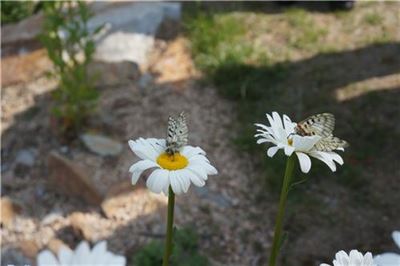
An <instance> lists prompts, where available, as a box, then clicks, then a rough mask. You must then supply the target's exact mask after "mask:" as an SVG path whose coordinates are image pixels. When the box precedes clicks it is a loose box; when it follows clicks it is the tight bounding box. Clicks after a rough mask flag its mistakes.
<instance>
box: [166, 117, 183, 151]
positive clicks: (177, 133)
mask: <svg viewBox="0 0 400 266" xmlns="http://www.w3.org/2000/svg"><path fill="white" fill-rule="evenodd" d="M167 134H168V135H167V149H166V152H167V153H168V154H170V155H173V154H174V153H177V152H179V151H180V150H181V149H182V147H183V146H185V145H186V144H187V142H188V127H187V125H186V117H185V113H184V112H182V113H180V115H179V116H178V117H177V118H173V117H171V116H170V117H169V118H168V132H167Z"/></svg>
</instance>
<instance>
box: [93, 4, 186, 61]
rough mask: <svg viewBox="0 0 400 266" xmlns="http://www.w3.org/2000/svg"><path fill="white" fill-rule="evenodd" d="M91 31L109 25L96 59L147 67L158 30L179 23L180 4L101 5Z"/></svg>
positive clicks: (100, 43)
mask: <svg viewBox="0 0 400 266" xmlns="http://www.w3.org/2000/svg"><path fill="white" fill-rule="evenodd" d="M96 4H97V3H96ZM98 5H101V8H97V10H96V8H94V10H95V16H94V17H93V18H92V19H91V20H90V21H89V28H90V29H92V30H93V29H95V28H97V27H98V26H100V25H105V27H104V30H103V32H102V36H101V38H99V40H98V41H97V49H96V54H95V57H96V59H99V60H102V61H106V62H121V61H133V62H136V63H138V64H139V65H143V64H146V63H147V61H148V56H149V53H150V52H151V51H152V49H153V46H154V39H155V35H156V33H157V29H158V27H159V26H160V25H161V23H162V21H163V20H164V19H174V20H179V19H180V16H181V4H180V3H163V2H161V3H158V2H152V3H144V2H133V3H123V4H121V3H118V4H116V3H110V4H109V5H105V4H104V3H99V4H98Z"/></svg>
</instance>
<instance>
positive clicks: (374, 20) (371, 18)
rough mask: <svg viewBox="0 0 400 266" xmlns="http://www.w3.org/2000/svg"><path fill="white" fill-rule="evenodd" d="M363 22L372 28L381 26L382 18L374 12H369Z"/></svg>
mask: <svg viewBox="0 0 400 266" xmlns="http://www.w3.org/2000/svg"><path fill="white" fill-rule="evenodd" d="M364 22H365V23H367V24H369V25H372V26H377V25H380V24H382V22H383V17H382V16H381V15H380V14H378V13H376V12H370V13H367V14H365V16H364Z"/></svg>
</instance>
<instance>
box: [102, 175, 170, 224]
mask: <svg viewBox="0 0 400 266" xmlns="http://www.w3.org/2000/svg"><path fill="white" fill-rule="evenodd" d="M165 200H166V197H164V196H162V195H158V194H154V193H152V192H149V190H148V189H146V188H144V185H139V186H138V185H136V186H132V184H131V183H130V181H129V180H128V181H125V182H122V183H119V184H116V185H114V186H112V187H111V188H110V190H109V191H108V193H107V196H106V197H105V199H104V201H103V202H102V203H101V209H102V210H103V212H104V214H105V216H106V217H107V218H109V219H117V220H121V221H128V220H130V219H132V217H137V216H139V215H144V214H146V213H152V212H155V211H156V210H159V209H160V202H162V204H161V205H163V204H165Z"/></svg>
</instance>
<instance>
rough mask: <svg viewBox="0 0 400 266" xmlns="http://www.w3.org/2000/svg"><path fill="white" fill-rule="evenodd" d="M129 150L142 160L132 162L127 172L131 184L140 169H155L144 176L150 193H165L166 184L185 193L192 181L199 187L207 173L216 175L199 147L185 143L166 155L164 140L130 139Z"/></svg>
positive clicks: (138, 174) (141, 171)
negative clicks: (179, 150)
mask: <svg viewBox="0 0 400 266" xmlns="http://www.w3.org/2000/svg"><path fill="white" fill-rule="evenodd" d="M129 146H130V148H131V149H132V151H133V152H134V153H135V154H136V155H137V156H138V157H139V158H141V159H142V160H141V161H139V162H136V163H134V164H133V165H132V166H131V167H130V168H129V172H131V173H132V184H133V185H135V184H136V182H137V181H138V179H139V177H140V175H141V174H142V173H143V171H145V170H147V169H150V168H155V170H154V171H153V172H152V173H151V174H150V176H149V177H148V179H147V182H146V185H147V187H148V188H149V189H150V190H151V191H153V192H154V193H160V192H163V193H164V194H165V195H168V187H169V186H170V185H171V188H172V190H173V192H174V193H175V194H181V193H186V192H187V191H188V189H189V186H190V183H191V182H192V183H193V184H194V185H195V186H198V187H202V186H204V185H205V181H206V180H207V178H208V175H216V174H217V173H218V172H217V169H215V167H214V166H212V165H211V164H210V161H209V160H208V159H207V158H206V156H205V155H206V153H205V151H203V150H202V149H201V148H199V147H192V146H189V145H185V146H183V147H182V149H181V152H177V153H175V154H173V155H170V154H168V153H167V152H166V149H167V147H166V140H165V139H155V138H149V139H143V138H139V139H138V140H135V141H134V140H130V141H129Z"/></svg>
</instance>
